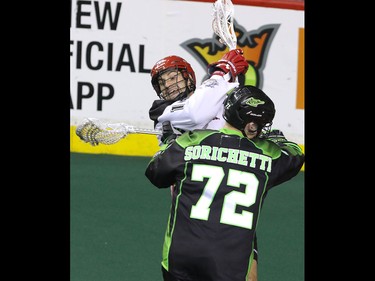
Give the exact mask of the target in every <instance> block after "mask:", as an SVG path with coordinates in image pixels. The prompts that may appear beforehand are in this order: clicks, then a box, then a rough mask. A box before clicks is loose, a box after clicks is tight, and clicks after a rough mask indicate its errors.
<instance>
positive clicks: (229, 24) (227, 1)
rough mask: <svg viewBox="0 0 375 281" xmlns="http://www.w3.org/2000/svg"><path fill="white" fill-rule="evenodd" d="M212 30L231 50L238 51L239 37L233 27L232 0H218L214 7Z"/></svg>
mask: <svg viewBox="0 0 375 281" xmlns="http://www.w3.org/2000/svg"><path fill="white" fill-rule="evenodd" d="M213 11H214V12H213V17H214V18H213V20H212V29H213V31H214V32H215V34H216V35H217V36H219V41H220V42H221V43H222V44H225V45H226V46H227V47H228V48H229V50H230V51H231V50H234V49H236V46H237V37H236V33H235V32H234V27H233V16H234V6H233V3H232V1H231V0H216V1H215V3H214V7H213Z"/></svg>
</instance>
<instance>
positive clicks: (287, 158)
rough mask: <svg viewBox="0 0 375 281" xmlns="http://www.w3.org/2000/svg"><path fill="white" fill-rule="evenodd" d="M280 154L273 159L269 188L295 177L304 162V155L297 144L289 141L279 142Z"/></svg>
mask: <svg viewBox="0 0 375 281" xmlns="http://www.w3.org/2000/svg"><path fill="white" fill-rule="evenodd" d="M277 146H279V147H280V149H281V154H280V156H279V157H278V158H277V159H274V161H273V165H272V173H271V177H270V181H269V188H271V187H272V186H275V185H279V184H281V183H283V182H286V181H288V180H290V179H291V178H293V177H295V176H296V175H297V174H298V172H299V171H300V170H301V168H302V166H303V164H304V163H305V155H304V154H303V153H302V149H301V148H300V147H299V146H298V144H296V143H294V142H290V141H285V142H279V143H277Z"/></svg>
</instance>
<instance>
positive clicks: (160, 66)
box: [151, 56, 196, 100]
mask: <svg viewBox="0 0 375 281" xmlns="http://www.w3.org/2000/svg"><path fill="white" fill-rule="evenodd" d="M172 82H173V83H172ZM151 84H152V86H153V87H154V90H155V92H156V94H157V95H158V97H159V98H160V99H164V100H181V99H184V98H185V97H187V95H188V94H189V93H191V92H194V90H195V88H196V79H195V73H194V70H193V69H192V67H191V66H190V64H189V63H188V62H187V61H186V60H184V59H183V58H181V57H178V56H168V57H165V58H163V59H161V60H159V61H158V62H157V63H156V64H155V65H154V67H153V68H152V69H151Z"/></svg>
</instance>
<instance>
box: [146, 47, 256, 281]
mask: <svg viewBox="0 0 375 281" xmlns="http://www.w3.org/2000/svg"><path fill="white" fill-rule="evenodd" d="M247 69H248V62H247V61H246V59H245V57H244V56H243V51H242V50H241V49H235V50H231V51H229V52H227V53H225V54H224V55H223V57H222V58H221V59H220V60H219V61H217V62H214V63H212V64H210V65H208V68H207V70H208V74H209V79H207V80H205V81H204V82H203V83H202V85H201V86H199V87H198V88H197V86H196V77H195V72H194V70H193V68H192V67H191V65H190V63H188V62H187V61H186V60H185V59H183V58H182V57H179V56H176V55H171V56H167V57H165V58H163V59H160V60H159V61H157V62H156V63H155V65H154V66H153V68H152V69H151V84H152V86H153V88H154V90H155V92H156V94H157V96H158V97H159V99H158V100H155V101H154V102H153V104H152V107H151V108H150V110H149V116H150V119H151V120H153V121H154V128H155V129H159V130H161V129H163V132H165V133H164V134H163V135H161V136H158V139H159V145H163V143H164V142H166V141H168V138H169V137H170V135H173V134H177V135H180V134H181V133H183V132H185V131H188V130H189V131H191V130H193V129H203V128H207V129H215V130H217V129H220V128H222V127H223V126H224V123H225V120H224V118H223V112H224V106H223V102H224V100H225V98H226V97H227V93H228V91H230V90H232V89H234V88H235V87H237V86H239V85H240V84H243V81H244V75H245V73H246V71H247ZM163 124H166V126H163ZM173 187H174V186H173V185H172V186H171V192H173ZM257 259H258V248H257V239H256V237H255V239H254V262H253V264H252V266H251V271H250V274H249V279H248V281H258V277H257V275H258V273H257V272H258V270H257Z"/></svg>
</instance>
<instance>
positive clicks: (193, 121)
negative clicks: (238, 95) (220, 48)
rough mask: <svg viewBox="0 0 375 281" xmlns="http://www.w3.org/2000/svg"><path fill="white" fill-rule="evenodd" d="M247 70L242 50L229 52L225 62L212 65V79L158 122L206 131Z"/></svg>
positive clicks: (167, 109) (168, 110)
mask: <svg viewBox="0 0 375 281" xmlns="http://www.w3.org/2000/svg"><path fill="white" fill-rule="evenodd" d="M247 69H248V63H247V61H246V59H245V58H244V57H243V55H242V50H240V49H236V50H232V51H229V52H228V53H226V54H225V55H224V56H223V57H222V59H221V60H219V61H218V62H216V63H213V64H210V65H209V66H208V73H209V74H210V75H211V77H210V79H208V80H206V81H204V82H203V83H202V85H200V86H199V87H198V88H197V89H196V90H195V92H194V94H193V95H191V96H190V97H189V98H188V99H186V100H184V101H177V102H175V103H173V104H172V105H170V106H168V107H167V108H166V109H165V111H164V112H163V114H162V115H161V116H160V117H159V119H158V121H159V122H160V123H162V122H164V121H171V123H172V125H173V127H175V128H179V129H182V130H185V131H187V130H189V131H191V130H194V129H198V128H202V127H203V126H204V125H206V124H207V123H208V122H210V121H211V120H212V119H213V118H215V117H216V114H217V112H218V111H219V110H220V109H221V108H222V106H223V102H224V100H225V98H226V96H227V93H228V92H229V91H230V90H232V89H233V88H235V87H236V86H238V85H239V83H238V82H234V81H235V78H236V77H237V75H239V74H241V73H245V72H246V71H247ZM228 80H229V81H230V82H228Z"/></svg>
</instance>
